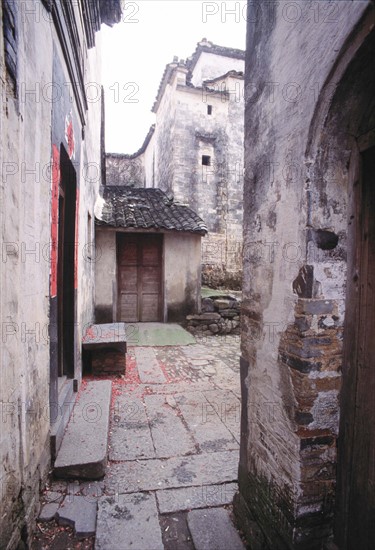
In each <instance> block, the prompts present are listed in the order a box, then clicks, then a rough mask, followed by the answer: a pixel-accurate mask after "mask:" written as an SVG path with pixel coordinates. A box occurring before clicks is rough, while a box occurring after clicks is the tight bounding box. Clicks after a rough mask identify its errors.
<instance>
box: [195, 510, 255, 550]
mask: <svg viewBox="0 0 375 550" xmlns="http://www.w3.org/2000/svg"><path fill="white" fill-rule="evenodd" d="M188 525H189V529H190V533H191V536H192V538H193V542H194V546H195V550H245V546H244V545H243V543H242V540H241V538H240V536H239V534H238V532H237V530H236V529H235V527H234V525H233V523H232V521H231V519H230V517H229V513H228V511H227V510H225V508H211V509H208V508H206V509H204V510H192V511H191V512H189V513H188Z"/></svg>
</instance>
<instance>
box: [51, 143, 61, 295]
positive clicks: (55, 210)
mask: <svg viewBox="0 0 375 550" xmlns="http://www.w3.org/2000/svg"><path fill="white" fill-rule="evenodd" d="M60 177H61V175H60V151H59V148H58V147H57V145H55V144H53V145H52V182H51V188H52V189H51V191H52V204H51V275H50V293H51V298H53V297H54V296H57V252H58V228H59V183H60Z"/></svg>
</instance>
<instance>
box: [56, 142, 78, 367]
mask: <svg viewBox="0 0 375 550" xmlns="http://www.w3.org/2000/svg"><path fill="white" fill-rule="evenodd" d="M60 159H61V163H60V172H61V179H60V185H59V226H58V271H57V326H58V376H59V377H60V378H65V377H67V378H74V315H75V298H74V273H75V268H74V262H75V230H76V189H77V177H76V172H75V170H74V167H73V164H72V163H71V161H70V159H69V157H68V155H67V153H66V151H65V149H64V148H63V147H61V157H60Z"/></svg>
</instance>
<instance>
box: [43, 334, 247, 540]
mask: <svg viewBox="0 0 375 550" xmlns="http://www.w3.org/2000/svg"><path fill="white" fill-rule="evenodd" d="M139 343H140V342H139ZM184 344H185V345H182V346H181V345H180V346H173V345H172V346H171V345H170V346H166V347H152V346H148V347H145V346H139V345H138V346H135V347H129V348H128V356H127V357H128V369H127V372H126V374H125V376H124V377H122V378H120V377H118V378H112V379H111V380H112V401H111V409H110V414H109V415H108V418H109V424H110V426H109V442H108V457H109V463H108V465H107V468H106V470H105V476H104V478H103V479H100V480H96V481H95V480H90V481H84V476H83V478H82V479H81V481H73V480H71V479H70V480H69V481H63V480H55V481H54V482H53V483H52V484H51V486H50V487H49V489H50V493H51V498H47V496H46V495H44V499H43V502H44V505H45V506H49V505H53V506H54V508H53V509H52V508H46V509H45V510H44V512H43V509H42V515H41V518H40V520H41V521H42V518H43V517H46V518H47V517H48V518H51V517H57V518H59V521H60V522H64V521H65V522H66V523H69V522H70V523H69V524H70V525H73V522H74V526H75V529H76V530H77V532H78V533H79V534H80V535H82V534H83V533H87V532H92V531H91V530H92V529H93V527H92V523H91V527H90V528H88V527H87V526H86V527H85V525H84V520H83V519H82V521H81V524H79V518H80V517H81V518H84V517H85V514H86V515H87V514H89V512H88V510H91V512H90V513H92V510H94V514H93V515H94V516H96V509H97V510H98V511H97V516H96V519H97V525H96V543H95V544H96V546H95V549H96V550H106V549H108V550H116V549H119V550H143V549H147V550H149V549H150V550H154V549H155V550H158V549H160V550H161V549H163V550H201V549H204V550H205V549H206V548H207V549H209V550H217V549H218V550H220V549H221V548H224V547H225V548H226V549H228V550H237V549H238V550H239V549H240V548H242V546H237V543H238V540H237V539H236V537H235V536H234V535H233V533H232V529H234V532H235V534H237V532H236V531H235V528H234V527H233V526H232V524H231V523H230V518H229V515H228V512H227V510H226V509H224V508H223V506H226V507H229V508H230V506H231V503H232V500H233V496H234V494H235V492H236V490H237V473H238V461H239V429H240V402H239V398H238V396H239V395H240V376H239V340H238V338H237V337H234V336H231V335H229V336H221V337H214V336H212V337H208V338H201V339H200V340H199V343H198V344H193V345H186V343H185V342H184ZM103 382H104V384H111V381H110V380H104V381H101V383H103ZM96 383H97V382H95V384H96ZM89 384H91V382H89ZM89 384H88V386H89ZM109 398H110V392H109V396H108V399H109ZM108 399H107V398H106V402H107V401H108ZM91 401H92V402H97V403H98V404H99V403H100V397H99V396H98V397H97V398H95V399H92V398H91ZM88 407H90V405H88ZM108 407H109V405H108ZM107 422H108V419H107ZM87 424H88V428H87V433H85V434H84V435H83V436H82V437H83V439H84V440H85V438H86V437H89V438H90V439H91V440H92V442H93V444H94V443H95V442H96V439H97V438H98V434H97V430H96V429H95V428H97V425H95V424H93V426H92V427H90V425H89V423H87ZM93 428H94V429H93ZM99 441H100V437H99ZM76 443H77V445H76V448H75V450H74V454H75V460H77V456H78V457H79V455H80V453H77V448H79V449H80V451H81V449H82V446H81V444H80V443H79V442H76ZM72 454H73V451H72ZM105 460H107V454H105ZM73 473H74V472H73ZM103 473H104V471H103ZM73 477H74V476H73ZM59 495H60V497H61V498H60V497H59ZM62 498H64V501H63V502H62V503H61V500H62ZM82 499H83V500H82ZM215 511H219V512H218V513H217V514H211V512H215ZM193 512H197V514H193ZM202 514H203V515H202ZM77 522H78V523H77ZM228 522H229V523H228ZM219 524H220V525H219ZM222 529H224V531H225V535H224V534H222V535H219V536H218V533H221V532H222V531H221V530H222ZM199 531H203V532H204V533H205V535H204V537H203V538H202V537H201V536H199ZM229 533H232V535H233V536H232V535H230V537H229V538H228V536H229ZM218 538H219V539H220V542H218ZM223 541H225V546H220V545H218V544H222V542H223ZM233 541H234V542H233ZM207 544H208V546H207ZM205 545H206V546H205ZM231 545H232V546H231Z"/></svg>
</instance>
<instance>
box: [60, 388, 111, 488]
mask: <svg viewBox="0 0 375 550" xmlns="http://www.w3.org/2000/svg"><path fill="white" fill-rule="evenodd" d="M111 386H112V383H111V381H110V380H99V381H92V382H88V383H87V384H86V385H85V386H84V387H83V388H82V389H81V392H80V393H79V395H78V398H77V401H76V402H75V405H74V408H73V412H72V415H71V417H70V420H69V424H68V426H67V429H66V432H65V434H64V438H63V440H62V443H61V447H60V450H59V452H58V454H57V458H56V461H55V465H54V475H55V477H58V478H65V479H70V478H78V479H100V478H101V477H103V476H104V474H105V469H106V466H107V444H108V431H109V414H110V405H111Z"/></svg>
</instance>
